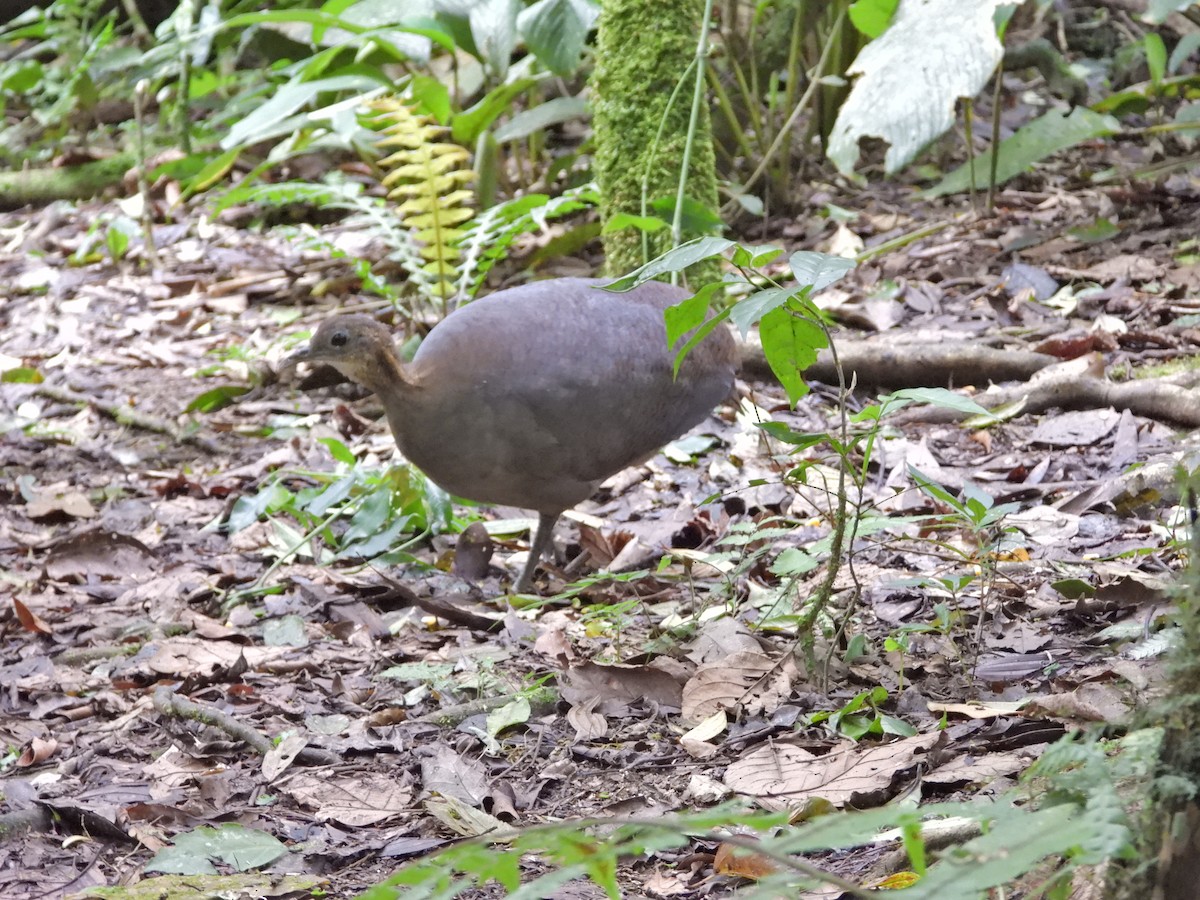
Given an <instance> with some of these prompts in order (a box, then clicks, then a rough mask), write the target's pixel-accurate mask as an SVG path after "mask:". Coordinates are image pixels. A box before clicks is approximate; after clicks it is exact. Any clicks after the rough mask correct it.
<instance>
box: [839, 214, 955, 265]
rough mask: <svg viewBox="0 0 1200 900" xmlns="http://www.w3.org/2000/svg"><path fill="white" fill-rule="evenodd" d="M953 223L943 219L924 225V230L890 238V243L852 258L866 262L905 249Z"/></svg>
mask: <svg viewBox="0 0 1200 900" xmlns="http://www.w3.org/2000/svg"><path fill="white" fill-rule="evenodd" d="M954 223H955V220H954V219H945V220H943V221H941V222H934V223H933V224H932V225H926V226H925V227H924V228H918V229H916V230H914V231H910V232H908V233H907V234H901V235H899V236H897V237H894V238H892V239H891V240H890V241H884V242H883V243H882V244H877V245H876V246H874V247H870V248H868V249H866V250H864V251H863V252H862V253H860V254H858V255H857V256H856V257H854V259H855V261H856V262H860V263H861V262H866V261H867V260H869V259H874V258H875V257H877V256H884V255H886V254H888V253H891V252H892V251H893V250H899V249H900V248H901V247H906V246H908V245H909V244H911V243H913V242H915V241H919V240H921V239H922V238H927V237H929V236H930V235H931V234H937V233H938V232H939V231H942V230H943V229H945V228H949V227H950V226H951V225H953V224H954Z"/></svg>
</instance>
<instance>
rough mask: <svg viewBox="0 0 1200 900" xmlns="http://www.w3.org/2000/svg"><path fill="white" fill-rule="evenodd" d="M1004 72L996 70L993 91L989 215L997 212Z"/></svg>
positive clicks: (988, 197)
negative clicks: (1001, 93) (997, 176)
mask: <svg viewBox="0 0 1200 900" xmlns="http://www.w3.org/2000/svg"><path fill="white" fill-rule="evenodd" d="M1002 75H1003V72H1002V71H1001V70H1000V69H997V70H996V75H995V79H996V86H995V87H994V88H993V90H992V160H991V161H992V170H991V172H990V173H989V174H988V192H987V214H988V215H989V216H990V215H991V214H992V212H993V211H994V210H995V208H996V207H995V201H996V167H997V166H998V165H999V164H1000V87H1001V82H1002V80H1003V79H1002Z"/></svg>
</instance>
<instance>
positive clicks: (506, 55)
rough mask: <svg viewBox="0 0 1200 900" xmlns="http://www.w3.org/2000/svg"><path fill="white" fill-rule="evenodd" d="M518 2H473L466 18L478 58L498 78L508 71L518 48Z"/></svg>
mask: <svg viewBox="0 0 1200 900" xmlns="http://www.w3.org/2000/svg"><path fill="white" fill-rule="evenodd" d="M520 11H521V4H520V2H519V0H475V2H474V3H472V4H471V9H470V12H469V13H468V15H467V19H468V21H469V22H470V23H471V38H472V40H473V41H474V42H475V49H476V50H477V51H478V52H479V58H480V59H481V60H483V62H484V64H485V65H486V66H487V68H488V69H489V70H490V71H491V72H492V74H493V75H495V76H496V77H497V78H503V77H504V75H505V73H506V72H507V71H508V64H509V61H510V60H511V59H512V54H513V50H514V49H516V46H517V13H518V12H520Z"/></svg>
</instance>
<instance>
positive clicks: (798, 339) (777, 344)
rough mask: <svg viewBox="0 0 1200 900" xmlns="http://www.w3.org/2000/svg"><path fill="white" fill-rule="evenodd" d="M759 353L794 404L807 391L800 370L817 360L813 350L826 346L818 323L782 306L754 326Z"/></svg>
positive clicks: (827, 344)
mask: <svg viewBox="0 0 1200 900" xmlns="http://www.w3.org/2000/svg"><path fill="white" fill-rule="evenodd" d="M758 333H759V335H760V336H761V337H762V345H763V355H764V356H766V358H767V364H768V365H769V366H770V367H771V371H772V372H774V373H775V377H776V378H778V379H779V383H780V384H781V385H783V389H784V390H785V391H786V392H787V395H788V401H789V402H790V403H791V404H792V406H795V405H796V403H798V402H799V400H800V398H801V397H803V396H804V395H805V394H807V393H808V385H807V384H805V383H804V379H803V378H802V377H801V374H802V373H803V372H804V370H805V369H807V368H808V367H809V366H811V365H812V364H813V363H814V362H816V361H817V351H818V350H821V349H823V348H824V347H827V346H829V342H828V340H827V339H826V337H825V332H824V331H822V330H821V328H820V326H819V325H817V324H816V323H814V322H812V321H811V320H809V319H806V318H804V317H802V316H797V315H793V314H792V313H791V312H790V311H788V310H786V309H774V310H771V312H769V313H767V314H766V315H765V316H763V319H762V321H761V322H760V323H759V326H758Z"/></svg>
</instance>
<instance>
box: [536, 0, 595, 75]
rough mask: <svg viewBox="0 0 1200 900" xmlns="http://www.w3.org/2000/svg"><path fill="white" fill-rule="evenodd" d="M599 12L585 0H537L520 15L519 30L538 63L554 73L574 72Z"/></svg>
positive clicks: (565, 73)
mask: <svg viewBox="0 0 1200 900" xmlns="http://www.w3.org/2000/svg"><path fill="white" fill-rule="evenodd" d="M598 12H599V10H598V9H597V8H596V7H595V6H594V5H592V4H591V3H587V2H584V0H538V2H537V3H534V4H533V5H532V6H530V7H529V8H528V9H526V10H523V11H522V12H521V14H520V15H519V16H518V17H517V29H518V30H519V31H520V32H521V36H522V37H523V38H525V43H526V44H527V45H528V47H529V49H530V50H532V51H533V55H534V56H536V57H537V59H538V62H540V63H541V64H542V65H544V66H545V67H546V68H547V69H549V70H550V71H551V72H553V73H554V74H555V75H560V76H566V75H571V74H573V73H574V72H575V70H576V69H578V68H579V63H580V61H581V60H582V58H583V48H584V46H585V45H586V43H587V35H588V31H590V30H591V28H592V25H594V24H595V21H596V16H597V14H598Z"/></svg>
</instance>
